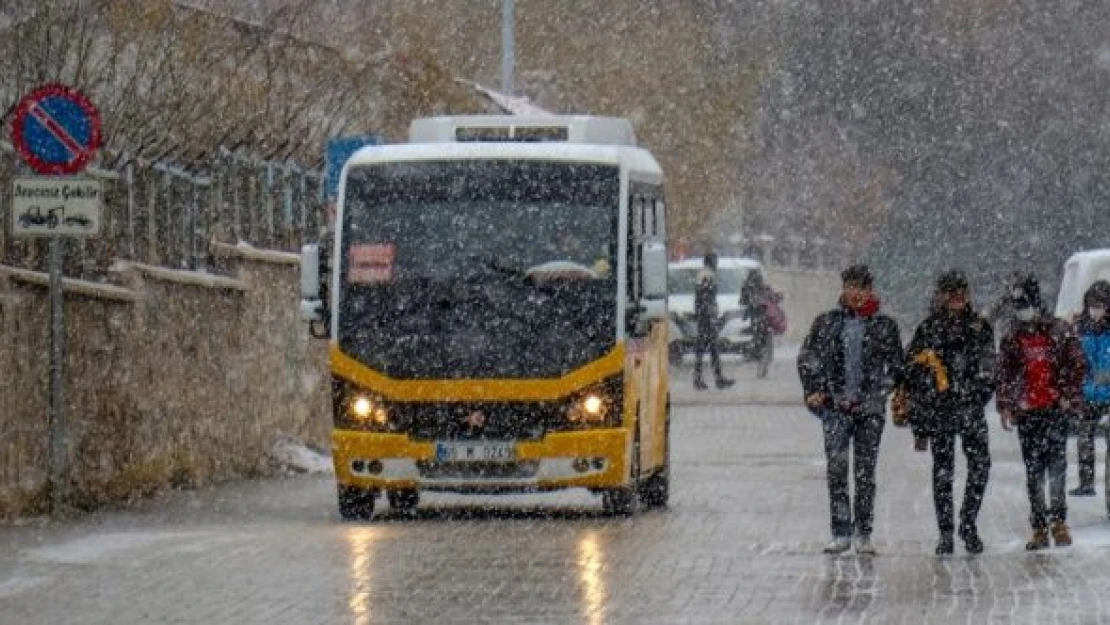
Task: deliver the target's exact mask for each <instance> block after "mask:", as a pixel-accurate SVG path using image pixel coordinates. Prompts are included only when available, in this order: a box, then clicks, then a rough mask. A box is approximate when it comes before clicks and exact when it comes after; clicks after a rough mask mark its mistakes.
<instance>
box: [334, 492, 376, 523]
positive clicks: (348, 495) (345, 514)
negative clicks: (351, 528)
mask: <svg viewBox="0 0 1110 625" xmlns="http://www.w3.org/2000/svg"><path fill="white" fill-rule="evenodd" d="M377 496H378V493H377V492H376V491H373V490H369V489H365V488H358V487H357V486H346V485H344V484H340V485H339V492H338V502H339V516H340V517H342V518H343V520H344V521H369V520H370V518H371V517H372V516H374V499H376V498H377Z"/></svg>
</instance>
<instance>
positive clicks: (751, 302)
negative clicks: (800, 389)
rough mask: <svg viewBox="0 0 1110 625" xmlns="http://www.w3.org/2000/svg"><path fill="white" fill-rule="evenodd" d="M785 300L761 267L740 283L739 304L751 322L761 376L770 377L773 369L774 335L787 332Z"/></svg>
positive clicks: (753, 348) (749, 273)
mask: <svg viewBox="0 0 1110 625" xmlns="http://www.w3.org/2000/svg"><path fill="white" fill-rule="evenodd" d="M781 301H782V294H781V293H779V292H777V291H775V290H774V289H773V288H771V285H769V284H767V281H766V280H764V278H763V272H762V271H760V270H759V268H758V267H757V268H755V269H752V270H751V271H749V272H748V275H747V277H746V278H744V283H743V284H742V285H741V286H740V300H739V303H740V306H742V307H743V308H744V316H745V318H747V319H748V321H749V322H750V323H751V330H752V351H753V352H754V354H755V360H756V372H755V376H756V377H757V378H765V377H767V373H768V371H769V370H770V366H771V358H772V355H773V352H774V345H773V342H774V335H776V334H782V333H784V332H786V316H785V315H784V314H783V311H782V308H781V306H779V302H781Z"/></svg>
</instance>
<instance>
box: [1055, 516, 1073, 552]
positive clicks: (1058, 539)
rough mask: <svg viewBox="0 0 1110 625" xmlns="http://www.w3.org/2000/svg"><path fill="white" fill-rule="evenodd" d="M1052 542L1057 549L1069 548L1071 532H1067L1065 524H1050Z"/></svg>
mask: <svg viewBox="0 0 1110 625" xmlns="http://www.w3.org/2000/svg"><path fill="white" fill-rule="evenodd" d="M1052 542H1054V543H1056V546H1057V547H1070V546H1071V532H1070V531H1068V524H1067V523H1064V522H1063V521H1056V522H1055V523H1053V524H1052Z"/></svg>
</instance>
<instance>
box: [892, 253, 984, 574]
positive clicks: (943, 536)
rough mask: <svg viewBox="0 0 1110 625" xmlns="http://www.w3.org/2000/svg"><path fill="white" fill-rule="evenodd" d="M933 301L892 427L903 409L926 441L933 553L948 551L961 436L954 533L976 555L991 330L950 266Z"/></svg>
mask: <svg viewBox="0 0 1110 625" xmlns="http://www.w3.org/2000/svg"><path fill="white" fill-rule="evenodd" d="M934 302H935V304H934V306H933V309H932V311H931V313H930V314H929V316H928V317H927V318H926V319H925V320H924V321H923V322H921V325H919V326H918V327H917V330H916V331H915V332H914V335H913V339H912V340H911V341H910V344H909V346H908V347H907V348H906V358H907V364H906V368H905V374H904V376H903V384H902V387H901V388H899V390H898V391H897V392H896V394H895V398H894V400H893V402H892V404H891V406H892V409H893V412H894V413H895V414H894V417H895V424H898V423H899V421H902V420H903V414H904V413H906V412H907V411H908V412H909V414H908V417H909V420H910V421H912V425H913V429H914V434H915V437H916V438H918V439H919V440H920V438H921V437H925V438H927V439H928V442H929V443H931V445H929V446H930V448H931V449H932V454H933V505H934V508H935V510H936V515H937V529H938V530H939V532H940V540H939V541H938V543H937V548H936V553H937V555H947V554H951V553H952V552H953V551H954V542H953V532H954V531H955V530H956V527H955V524H954V519H953V516H954V511H953V502H952V482H953V478H954V473H955V468H956V437H957V436H958V437H959V438H960V441H961V443H962V445H963V451H964V456H965V457H966V458H967V485H966V487H965V488H964V500H963V505H962V506H961V508H960V516H959V519H960V525H959V536H960V538H962V539H963V541H964V546H965V547H966V549H967V552H968V553H971V554H977V553H982V551H983V541H982V540H981V539H980V537H979V531H978V527H977V525H976V521H977V519H978V517H979V510H980V508H981V507H982V504H983V495H984V494H985V493H986V489H987V480H988V478H989V477H990V468H991V457H990V449H989V445H988V442H989V441H988V429H987V417H986V411H985V407H986V405H987V403H988V402H989V401H990V399H991V395H993V394H994V366H995V360H996V355H995V350H994V333H993V332H992V331H991V325H990V324H989V323H988V322H987V321H986V320H985V319H983V318H982V317H980V316H979V315H978V314H976V313H975V311H974V310H972V308H971V305H970V290H969V287H968V281H967V278H966V277H965V276H964V274H963V272H961V271H958V270H952V271H947V272H945V273H943V274H941V275H940V277H939V278H938V279H937V284H936V292H935V294H934ZM909 398H912V399H909ZM910 404H912V406H913V408H912V409H910V408H909V405H910Z"/></svg>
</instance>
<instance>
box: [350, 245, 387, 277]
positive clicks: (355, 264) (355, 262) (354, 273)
mask: <svg viewBox="0 0 1110 625" xmlns="http://www.w3.org/2000/svg"><path fill="white" fill-rule="evenodd" d="M393 257H394V246H393V244H392V243H370V244H366V243H364V244H360V245H352V246H351V251H350V261H351V264H350V269H349V270H348V271H347V282H348V283H350V284H374V283H377V282H389V281H390V280H392V279H393Z"/></svg>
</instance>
